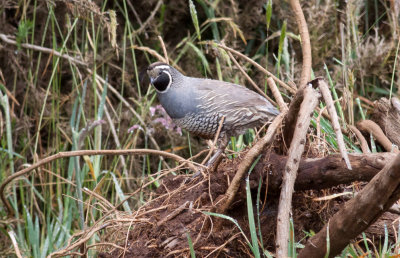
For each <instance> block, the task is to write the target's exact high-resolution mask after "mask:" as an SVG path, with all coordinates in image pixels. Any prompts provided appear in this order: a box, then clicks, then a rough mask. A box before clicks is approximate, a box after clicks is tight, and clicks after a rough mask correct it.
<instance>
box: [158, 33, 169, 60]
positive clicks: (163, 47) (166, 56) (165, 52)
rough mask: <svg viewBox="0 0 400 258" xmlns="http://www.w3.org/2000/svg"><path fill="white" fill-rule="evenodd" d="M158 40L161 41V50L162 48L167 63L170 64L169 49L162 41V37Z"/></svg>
mask: <svg viewBox="0 0 400 258" xmlns="http://www.w3.org/2000/svg"><path fill="white" fill-rule="evenodd" d="M158 40H159V41H160V44H161V48H162V50H163V53H164V58H165V63H167V64H169V59H168V53H167V48H166V47H165V44H164V40H163V39H162V37H161V36H158Z"/></svg>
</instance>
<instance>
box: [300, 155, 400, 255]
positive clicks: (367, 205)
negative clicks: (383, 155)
mask: <svg viewBox="0 0 400 258" xmlns="http://www.w3.org/2000/svg"><path fill="white" fill-rule="evenodd" d="M399 197H400V155H397V156H396V158H395V159H394V160H393V161H392V162H390V163H388V164H387V165H386V166H385V167H384V168H383V169H382V170H381V171H380V172H379V173H378V174H377V175H376V176H375V177H374V178H373V179H372V180H371V181H370V182H369V183H368V184H367V185H366V186H365V187H364V188H363V189H362V190H361V191H360V192H359V193H358V194H357V195H356V196H355V197H354V198H353V199H352V200H350V201H348V202H347V203H346V204H345V205H344V207H343V208H342V209H340V210H339V211H338V212H337V213H336V214H335V215H334V216H333V217H332V218H331V219H330V220H329V222H328V223H327V224H326V225H325V227H324V228H323V229H322V230H321V231H320V232H318V234H316V235H315V236H314V237H312V238H311V239H310V240H309V241H308V243H307V245H306V246H305V248H304V249H303V250H301V251H300V253H299V256H298V257H299V258H305V257H307V258H309V257H323V256H325V254H326V250H327V246H326V237H327V234H328V229H329V238H330V252H329V257H333V256H335V255H337V254H339V253H340V252H341V251H342V249H343V248H344V247H345V246H346V245H347V244H348V243H349V242H350V241H351V240H352V239H353V238H355V237H356V236H358V235H359V234H360V233H361V232H363V231H364V230H365V229H367V228H368V226H369V225H371V224H372V223H373V222H374V221H376V220H377V219H378V218H379V216H380V215H382V214H383V213H384V212H385V211H386V210H388V209H389V208H390V207H391V206H392V205H393V203H394V202H395V201H397V200H398V199H399Z"/></svg>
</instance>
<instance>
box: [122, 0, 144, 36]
mask: <svg viewBox="0 0 400 258" xmlns="http://www.w3.org/2000/svg"><path fill="white" fill-rule="evenodd" d="M127 2H128V6H129V8H131V10H132V12H133V15H135V18H136V20H137V21H138V23H139V25H140V27H143V23H142V20H141V19H140V16H139V14H138V13H137V12H136V10H135V7H133V4H132V3H131V1H130V0H128V1H127ZM144 36H145V38H146V39H149V34H148V33H147V31H145V32H144Z"/></svg>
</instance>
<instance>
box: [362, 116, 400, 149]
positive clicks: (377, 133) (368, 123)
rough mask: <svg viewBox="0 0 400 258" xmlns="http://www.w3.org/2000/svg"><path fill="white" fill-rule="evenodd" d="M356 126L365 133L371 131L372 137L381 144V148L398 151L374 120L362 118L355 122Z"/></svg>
mask: <svg viewBox="0 0 400 258" xmlns="http://www.w3.org/2000/svg"><path fill="white" fill-rule="evenodd" d="M357 127H358V128H359V129H360V130H361V131H363V132H365V133H371V134H372V135H373V136H374V138H375V139H376V140H377V141H378V142H379V143H380V144H381V145H382V146H383V148H385V150H386V151H393V152H398V151H399V149H398V147H396V146H394V145H393V143H392V142H391V141H390V140H389V139H388V137H386V135H385V134H384V133H383V131H382V129H381V128H380V127H379V125H377V124H376V123H375V122H374V121H372V120H362V121H360V122H358V123H357ZM397 130H398V129H397Z"/></svg>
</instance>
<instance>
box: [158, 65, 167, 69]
mask: <svg viewBox="0 0 400 258" xmlns="http://www.w3.org/2000/svg"><path fill="white" fill-rule="evenodd" d="M156 68H158V69H169V66H168V65H157V66H156Z"/></svg>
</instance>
